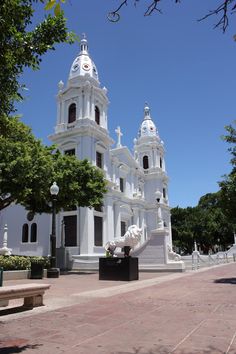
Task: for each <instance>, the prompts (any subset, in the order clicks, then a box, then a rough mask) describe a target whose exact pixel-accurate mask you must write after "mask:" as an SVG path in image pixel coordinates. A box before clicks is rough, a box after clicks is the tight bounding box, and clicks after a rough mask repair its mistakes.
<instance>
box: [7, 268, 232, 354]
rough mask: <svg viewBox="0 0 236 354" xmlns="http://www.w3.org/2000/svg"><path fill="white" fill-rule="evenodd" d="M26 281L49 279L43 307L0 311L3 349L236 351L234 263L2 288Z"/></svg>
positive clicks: (101, 353) (114, 353)
mask: <svg viewBox="0 0 236 354" xmlns="http://www.w3.org/2000/svg"><path fill="white" fill-rule="evenodd" d="M26 282H37V283H38V282H42V283H50V284H51V288H50V290H49V291H48V292H47V293H46V295H45V301H44V303H45V306H43V307H40V308H35V309H33V310H31V311H26V312H20V313H12V314H9V315H4V316H3V315H2V314H3V313H4V312H3V311H4V310H3V311H2V310H0V353H1V354H4V353H9V354H10V353H27V354H28V353H32V354H33V353H35V354H37V353H42V354H44V353H45V354H47V353H48V354H49V353H50V354H54V353H55V354H60V353H68V354H69V353H70V354H71V353H72V354H73V353H75V354H77V353H78V354H165V353H174V354H217V353H225V354H236V292H235V290H236V288H235V286H236V265H235V264H234V263H231V264H225V265H221V266H217V267H214V268H210V269H203V270H200V271H197V272H187V273H181V274H180V273H172V274H168V273H167V274H166V273H140V280H139V281H132V282H113V281H112V282H110V281H99V280H98V274H90V275H86V274H70V275H64V276H61V277H60V278H59V279H47V278H45V279H42V280H21V281H19V280H18V281H7V282H5V285H7V284H9V285H10V284H13V283H14V284H16V283H18V284H19V283H26ZM17 301H18V300H17ZM15 305H17V303H15ZM18 305H20V303H19V304H18ZM1 309H2V308H1Z"/></svg>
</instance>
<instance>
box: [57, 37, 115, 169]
mask: <svg viewBox="0 0 236 354" xmlns="http://www.w3.org/2000/svg"><path fill="white" fill-rule="evenodd" d="M58 88H59V91H58V94H57V122H56V127H55V133H54V134H53V135H51V136H50V138H51V140H52V141H53V142H54V143H55V144H57V145H58V146H59V148H60V149H61V150H62V152H63V151H64V152H65V153H66V152H67V151H69V150H70V151H72V146H73V149H74V150H75V155H77V157H78V158H79V159H84V158H87V159H88V160H90V162H92V163H93V164H96V151H95V150H96V145H97V144H98V145H99V146H102V149H103V150H104V152H105V150H106V149H107V148H108V147H109V146H110V145H111V143H112V140H111V138H110V137H109V134H108V130H107V126H108V122H107V108H108V103H109V101H108V98H107V89H106V88H105V87H103V88H101V86H100V82H99V78H98V71H97V68H96V65H95V64H94V62H93V60H92V59H91V57H90V55H89V51H88V41H87V39H86V37H85V35H84V37H83V39H82V40H81V43H80V52H79V54H78V55H77V57H76V58H75V60H74V61H73V63H72V65H71V68H70V72H69V77H68V82H67V85H66V86H65V85H64V83H63V82H62V81H60V82H59V84H58Z"/></svg>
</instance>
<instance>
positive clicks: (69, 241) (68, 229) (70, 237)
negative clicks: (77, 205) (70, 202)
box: [64, 215, 77, 247]
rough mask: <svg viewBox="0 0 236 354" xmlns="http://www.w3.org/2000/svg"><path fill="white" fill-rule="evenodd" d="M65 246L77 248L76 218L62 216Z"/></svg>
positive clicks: (73, 216)
mask: <svg viewBox="0 0 236 354" xmlns="http://www.w3.org/2000/svg"><path fill="white" fill-rule="evenodd" d="M64 225H65V246H66V247H69V246H70V247H73V246H77V216H76V215H70V216H64Z"/></svg>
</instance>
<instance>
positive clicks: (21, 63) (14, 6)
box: [0, 0, 73, 118]
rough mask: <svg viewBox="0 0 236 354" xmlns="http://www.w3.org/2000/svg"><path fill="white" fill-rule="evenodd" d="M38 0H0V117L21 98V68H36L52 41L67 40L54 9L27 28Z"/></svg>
mask: <svg viewBox="0 0 236 354" xmlns="http://www.w3.org/2000/svg"><path fill="white" fill-rule="evenodd" d="M39 2H43V1H41V0H1V5H0V53H1V60H0V83H1V90H0V118H1V116H2V114H3V113H6V114H9V113H10V112H11V111H13V110H14V101H15V100H21V99H22V95H21V88H22V86H23V85H21V84H20V83H19V77H20V75H21V74H22V72H23V70H24V68H26V67H30V68H32V69H33V70H35V69H38V68H39V64H40V62H41V60H42V56H43V55H44V54H45V53H47V52H48V51H49V50H54V46H55V44H56V43H63V42H67V41H69V42H71V41H73V37H72V36H70V35H69V36H68V31H67V28H66V19H65V17H64V16H63V13H62V12H61V11H60V13H59V12H58V10H57V12H58V13H57V16H52V15H50V14H47V15H46V16H45V19H44V20H43V21H42V22H41V23H38V25H36V26H35V27H34V28H33V29H31V30H29V28H31V26H30V25H31V22H32V17H33V14H34V8H33V4H34V3H39Z"/></svg>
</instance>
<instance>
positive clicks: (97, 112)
mask: <svg viewBox="0 0 236 354" xmlns="http://www.w3.org/2000/svg"><path fill="white" fill-rule="evenodd" d="M95 122H96V123H97V124H98V125H100V111H99V108H98V106H95Z"/></svg>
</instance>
